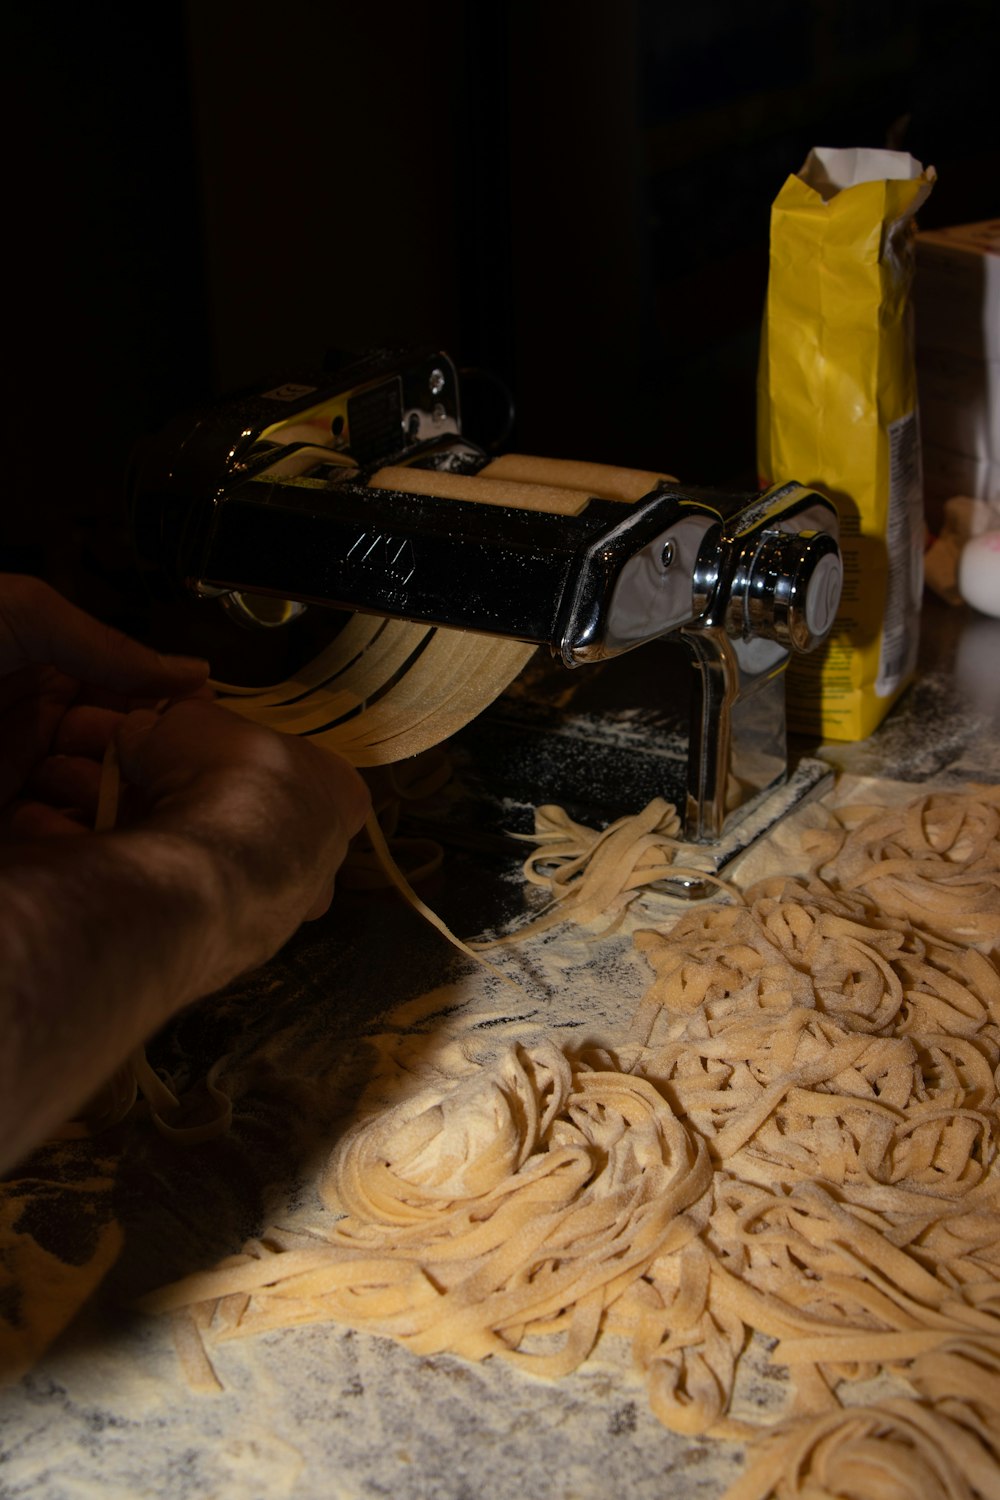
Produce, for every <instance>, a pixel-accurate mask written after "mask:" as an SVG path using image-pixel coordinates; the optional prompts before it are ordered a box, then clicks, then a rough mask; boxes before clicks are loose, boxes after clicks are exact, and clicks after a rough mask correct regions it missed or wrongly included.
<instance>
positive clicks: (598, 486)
mask: <svg viewBox="0 0 1000 1500" xmlns="http://www.w3.org/2000/svg"><path fill="white" fill-rule="evenodd" d="M484 501H485V502H486V503H483V502H484ZM132 506H133V518H134V526H135V532H136V536H137V540H138V544H139V550H140V554H141V556H142V557H143V559H144V561H145V562H146V563H147V564H151V565H152V566H154V567H155V568H156V570H157V572H158V573H159V574H160V575H161V576H162V575H165V576H166V577H167V578H168V579H169V580H172V582H173V584H175V585H176V586H177V587H178V588H179V589H181V590H183V591H187V592H189V593H193V594H195V595H198V596H201V597H202V598H219V599H221V600H222V601H223V602H224V604H225V607H226V608H227V609H228V610H229V611H230V612H232V613H234V614H236V615H237V617H239V618H241V619H242V620H243V621H244V622H245V623H254V622H256V623H258V624H260V625H268V624H272V623H274V622H275V621H282V620H287V619H288V618H290V617H291V616H292V615H295V614H297V613H298V612H299V611H300V610H301V609H302V608H303V607H304V606H305V605H312V604H319V605H327V606H336V607H337V608H338V609H346V610H351V611H362V612H365V613H370V614H379V615H386V616H390V617H396V618H400V619H405V620H414V621H421V622H429V623H432V624H435V625H440V626H448V627H452V628H458V629H461V630H467V631H479V632H486V633H488V634H492V635H496V636H501V637H509V638H513V639H517V640H522V641H525V642H537V643H538V644H539V645H541V646H545V647H548V649H549V651H550V652H551V653H552V654H553V656H554V657H555V658H557V659H558V660H559V661H560V662H561V663H562V664H563V665H564V666H565V667H567V668H570V669H577V668H579V667H581V666H586V665H587V664H590V663H595V662H598V663H599V662H602V661H605V660H607V659H609V658H612V657H616V656H619V655H621V654H622V653H625V652H629V651H631V650H632V649H633V648H635V647H638V646H641V645H643V644H644V643H647V642H650V641H653V640H655V639H658V638H661V637H670V638H672V639H674V640H678V641H682V642H683V643H684V644H685V645H686V647H687V649H688V653H689V657H690V664H691V670H690V672H689V674H688V675H689V677H690V689H689V696H690V728H689V737H688V750H687V777H686V789H685V799H684V800H685V803H686V806H685V809H684V817H685V826H686V835H687V837H688V839H689V840H691V841H693V842H696V843H705V844H713V843H718V841H720V840H721V839H723V838H724V837H725V835H726V834H727V832H728V830H730V829H731V828H732V827H734V826H735V824H736V823H737V822H738V821H739V815H740V814H741V812H745V811H746V809H747V808H748V806H749V805H751V804H754V805H756V803H757V802H758V801H759V799H760V794H762V793H763V792H764V791H765V790H766V789H768V788H772V787H774V786H775V785H777V784H780V783H782V782H784V781H785V780H786V777H787V750H786V736H785V712H784V682H783V676H782V673H783V669H784V667H785V665H786V663H787V661H788V659H789V655H790V653H791V652H793V651H794V652H804V651H810V650H812V649H813V647H815V646H816V645H817V644H818V643H819V642H820V641H822V640H823V639H824V637H825V636H826V635H827V634H828V632H829V630H830V628H831V627H832V625H833V621H834V616H835V613H836V609H837V604H838V601H839V597H840V588H841V580H842V568H841V559H840V552H839V548H838V541H837V536H838V524H837V513H836V510H835V508H834V506H833V504H832V503H831V502H830V501H829V500H828V499H826V498H825V497H824V496H823V495H820V494H818V493H816V492H815V491H813V490H810V489H807V488H805V487H803V486H802V485H801V484H797V483H794V482H788V483H784V484H780V485H777V486H775V487H774V488H772V489H769V490H767V491H765V492H763V493H761V494H751V495H746V494H742V495H734V494H730V493H724V492H720V491H717V490H712V489H703V488H698V487H694V486H689V485H687V484H679V483H677V482H675V481H674V480H672V479H669V478H666V477H661V476H657V475H652V474H646V473H637V472H636V471H633V470H621V471H618V470H613V469H610V468H607V467H606V466H603V465H588V464H573V463H561V462H559V461H556V460H527V459H522V458H518V457H515V456H512V455H511V456H507V457H506V458H501V459H499V460H496V459H491V458H490V456H489V455H488V454H487V453H486V452H485V451H484V450H483V449H482V448H481V447H479V446H478V445H477V444H475V443H474V442H472V441H471V440H470V439H469V437H468V436H466V435H465V434H464V433H463V430H462V424H461V414H460V382H459V376H458V372H457V370H456V368H455V366H454V364H453V363H452V361H451V360H450V359H449V358H448V357H447V356H446V355H445V354H443V353H441V352H437V351H433V352H430V353H420V354H416V355H414V354H396V353H392V352H380V353H377V354H373V355H370V356H367V357H365V358H363V359H360V360H355V361H353V362H348V363H345V364H343V365H342V366H341V368H339V369H335V370H333V371H325V372H324V373H323V374H321V375H319V376H315V377H310V378H305V379H300V380H296V381H285V382H283V383H280V384H272V385H271V386H269V387H268V388H267V389H261V390H257V391H253V392H250V393H247V394H243V395H241V396H239V397H235V398H231V399H229V400H228V401H224V402H222V403H220V404H218V405H216V406H213V407H211V408H210V409H208V410H205V411H202V412H200V413H198V414H196V415H194V416H192V417H190V418H186V419H181V420H180V421H179V422H178V423H175V424H174V426H173V427H172V429H168V430H167V432H165V433H164V434H162V435H161V436H160V437H159V438H158V439H156V440H152V441H151V442H150V443H149V444H148V445H147V447H146V450H145V452H144V453H142V454H141V455H140V458H139V461H138V462H137V465H136V469H135V472H134V478H133V494H132ZM819 774H821V773H820V772H819V771H817V773H816V775H817V776H818V775H819Z"/></svg>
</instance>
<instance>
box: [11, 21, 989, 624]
mask: <svg viewBox="0 0 1000 1500" xmlns="http://www.w3.org/2000/svg"><path fill="white" fill-rule="evenodd" d="M995 11H996V6H995V3H994V0H947V3H942V0H924V3H920V0H914V3H910V4H894V3H879V0H865V3H860V0H846V3H840V4H838V3H832V0H794V3H793V0H757V3H754V4H746V3H741V0H695V3H687V4H674V3H668V0H613V3H612V0H605V3H603V4H600V3H596V0H509V3H506V4H504V3H496V0H464V3H463V0H439V3H437V4H435V5H433V6H431V5H427V6H419V5H413V4H409V5H404V4H401V3H399V4H397V3H392V0H382V3H368V4H361V3H356V0H326V3H322V0H285V3H284V4H281V5H279V4H273V5H264V4H262V3H259V0H203V3H200V4H195V3H191V4H188V5H186V6H185V5H183V4H155V3H153V4H145V5H143V6H110V5H101V4H97V5H89V6H70V5H58V6H51V5H50V6H44V7H43V6H36V7H30V8H29V7H21V8H19V10H17V11H13V10H12V11H10V12H9V13H8V15H7V17H6V20H5V30H6V35H7V44H8V60H9V65H10V66H9V69H8V71H9V75H10V80H11V82H10V87H9V90H8V104H9V106H10V107H11V116H10V123H9V125H8V140H7V152H6V154H5V167H6V173H7V178H8V183H7V194H6V196H7V201H8V203H9V204H10V205H11V209H10V211H9V216H8V231H7V240H8V247H9V248H11V249H13V252H14V268H13V270H11V269H10V268H9V269H8V271H7V304H8V305H7V314H8V317H7V322H8V327H12V330H13V338H12V343H11V348H10V354H9V357H8V365H9V368H10V373H11V378H12V396H11V399H10V400H9V402H8V408H7V409H8V411H9V412H10V414H11V424H10V430H9V433H8V438H7V445H8V446H7V452H8V455H9V456H10V457H11V458H12V461H13V472H11V470H10V467H9V466H8V472H7V483H6V486H5V495H4V508H3V517H4V519H3V527H2V534H0V567H3V568H7V569H21V570H24V571H29V572H35V573H39V574H41V575H42V576H46V577H48V578H50V579H51V580H52V581H53V582H55V583H57V584H58V585H59V586H60V587H62V588H63V589H64V590H65V591H66V592H68V593H70V594H71V595H73V596H74V597H77V598H78V599H79V600H80V601H81V602H83V603H84V604H85V605H87V607H89V608H91V609H93V610H94V611H95V612H97V613H99V614H104V615H108V616H110V615H114V614H118V615H119V616H121V617H122V622H123V623H125V624H126V625H128V626H129V627H130V628H132V629H135V630H137V631H138V632H139V633H142V629H143V621H142V618H141V614H142V610H141V599H140V597H139V596H138V595H137V594H134V593H130V589H129V584H128V581H127V580H128V577H129V541H128V535H127V528H126V526H125V524H124V520H123V515H124V512H123V508H122V493H123V476H124V473H125V470H126V467H127V463H128V457H129V453H130V451H131V448H132V445H133V443H134V442H135V440H136V438H137V437H138V436H140V435H141V434H142V433H143V432H146V431H149V430H150V429H153V428H155V427H157V426H158V425H159V424H161V423H162V422H163V421H164V420H165V419H166V418H168V417H169V416H171V415H172V414H174V413H175V412H176V411H177V410H178V409H182V408H186V407H188V406H190V405H191V404H192V403H196V402H198V401H200V400H202V399H203V398H206V397H210V396H212V395H213V394H218V393H222V392H225V391H227V390H230V389H232V388H234V387H238V386H241V385H244V384H247V383H250V382H253V381H256V380H257V379H259V378H270V376H272V375H273V374H285V373H289V374H294V372H295V370H296V368H297V367H298V368H302V367H306V368H314V367H315V366H316V364H317V362H318V361H319V360H320V359H321V358H322V356H323V354H324V351H325V350H327V349H328V348H330V347H338V348H348V349H352V348H353V349H364V348H366V347H371V346H373V345H376V344H380V343H384V342H391V343H430V344H435V345H439V346H440V347H442V348H444V349H446V350H448V351H449V352H451V353H452V354H453V355H454V356H455V357H456V359H457V360H458V361H459V362H461V363H464V364H479V365H485V366H487V367H488V368H491V369H493V370H495V371H497V372H498V373H500V374H501V375H503V376H504V378H505V379H506V380H507V381H508V383H509V384H510V386H511V388H512V389H513V392H514V394H515V398H516V403H517V425H516V429H515V432H514V435H513V442H514V444H515V445H516V446H517V447H519V448H521V449H524V450H526V451H529V452H530V451H534V452H539V453H548V454H556V455H561V456H567V457H579V458H588V459H598V460H609V461H615V462H619V463H624V464H631V465H636V466H658V467H659V466H662V467H667V468H669V469H671V470H672V471H673V472H675V473H678V474H680V475H681V476H682V477H684V478H686V479H688V480H691V481H701V482H720V483H727V484H741V485H742V484H751V483H752V481H753V473H754V451H753V443H754V434H753V415H754V372H755V362H756V350H757V337H758V328H759V321H760V315H761V310H762V303H763V297H764V291H765V286H766V275H767V239H768V216H769V208H770V204H771V201H772V200H773V198H774V196H775V194H776V193H777V191H778V189H779V188H780V186H781V184H782V182H783V180H784V179H785V177H786V176H787V175H788V174H789V173H790V172H793V171H795V170H797V168H798V167H799V166H800V165H801V163H802V160H803V158H804V157H805V155H806V152H807V151H808V149H809V148H810V147H811V146H813V145H817V144H826V145H837V146H847V145H873V146H884V145H891V146H894V147H899V148H903V149H906V150H909V151H911V152H912V153H913V154H914V155H915V156H917V157H918V158H919V159H920V160H922V161H923V162H924V163H925V164H926V163H931V162H932V163H933V164H934V165H935V166H936V167H937V169H938V172H939V182H938V185H937V187H936V188H935V190H934V192H933V194H932V195H931V198H930V200H929V202H928V204H927V206H926V209H925V211H924V213H923V214H922V217H921V225H922V227H931V226H932V225H940V224H947V223H962V222H968V221H972V220H976V219H982V218H986V217H989V216H992V215H994V214H996V213H997V212H998V210H1000V166H998V156H997V134H996V117H997V113H998V111H997V108H996V94H997V81H996V78H997V75H996V68H997V62H996V58H997V48H996V45H995V44H996V40H997V37H996V26H995V23H994V20H993V17H994V14H995Z"/></svg>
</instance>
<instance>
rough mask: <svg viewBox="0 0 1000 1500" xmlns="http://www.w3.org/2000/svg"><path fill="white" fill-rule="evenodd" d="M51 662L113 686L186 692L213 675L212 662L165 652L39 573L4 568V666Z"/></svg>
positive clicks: (0, 651) (0, 615) (0, 637)
mask: <svg viewBox="0 0 1000 1500" xmlns="http://www.w3.org/2000/svg"><path fill="white" fill-rule="evenodd" d="M29 663H36V664H41V663H45V664H50V665H52V666H55V667H58V668H59V669H60V670H61V671H63V672H68V673H69V674H70V675H71V676H73V677H77V678H79V679H80V680H81V681H84V682H89V683H93V684H95V685H96V686H99V687H103V688H110V689H111V690H112V691H113V692H118V693H128V694H133V695H138V694H164V695H172V694H174V693H184V692H187V691H188V690H190V689H193V688H196V687H199V686H200V685H201V683H203V682H204V681H205V679H206V678H207V676H208V663H207V662H204V661H198V660H195V659H194V658H191V657H185V656H161V655H160V654H159V653H158V652H156V651H152V650H150V649H149V647H147V646H142V645H140V644H139V642H138V641H134V640H132V639H131V638H130V637H129V636H127V635H123V634H122V632H121V631H120V630H115V629H114V628H113V626H110V625H105V624H102V623H101V622H100V621H98V620H95V619H93V618H92V617H91V616H90V615H88V614H85V613H84V611H83V610H81V609H77V607H76V605H75V604H71V603H70V602H69V600H68V599H64V598H63V597H62V595H61V594H57V593H56V591H55V590H54V589H51V588H49V586H48V584H45V583H42V582H41V580H40V579H37V578H28V577H25V576H23V575H20V574H9V573H8V574H0V672H13V671H16V670H17V668H18V667H22V666H25V665H28V664H29Z"/></svg>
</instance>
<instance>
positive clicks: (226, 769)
mask: <svg viewBox="0 0 1000 1500" xmlns="http://www.w3.org/2000/svg"><path fill="white" fill-rule="evenodd" d="M117 744H118V751H119V758H120V764H121V771H122V777H123V781H124V782H125V783H127V786H126V796H125V800H124V803H123V816H122V819H120V826H124V827H125V828H130V827H136V828H141V829H146V830H157V831H159V832H161V833H172V834H176V835H177V836H178V837H179V838H182V839H184V840H187V841H189V842H193V843H194V844H196V845H197V846H198V847H199V848H200V849H201V850H202V851H203V852H204V853H206V854H207V855H208V857H209V859H210V861H211V862H212V863H213V865H214V867H215V870H216V872H217V874H218V876H219V878H220V881H221V883H222V884H221V888H222V890H223V891H224V892H225V894H226V896H227V897H228V901H229V910H228V919H229V922H230V926H231V929H232V930H233V931H234V932H235V933H236V934H237V937H236V941H237V942H238V944H240V945H242V946H241V953H242V952H245V954H246V964H245V966H246V967H249V966H250V964H251V963H252V962H259V961H262V960H263V958H266V957H270V955H271V954H272V953H273V952H275V951H276V949H277V948H278V947H280V945H281V944H282V943H283V942H284V941H285V939H286V938H288V937H289V936H291V934H292V932H293V931H294V930H295V928H296V927H297V926H298V925H299V923H300V922H302V921H304V920H308V919H310V918H313V917H318V916H320V915H322V913H323V912H324V911H326V909H327V907H328V906H329V904H330V901H331V898H332V896H333V887H334V878H335V875H336V872H337V870H338V868H339V866H340V864H341V862H342V861H343V858H344V855H345V854H346V853H347V846H348V843H349V842H350V840H351V838H353V836H354V835H355V834H356V833H357V832H358V831H359V829H360V828H361V827H362V825H363V824H364V821H365V818H366V816H367V814H368V810H369V808H370V805H371V798H370V796H369V792H368V788H367V786H366V785H365V783H364V781H362V779H361V777H360V776H359V775H358V773H357V771H355V770H354V769H353V767H351V766H350V765H348V763H347V762H346V761H345V760H342V759H341V758H340V757H339V756H337V755H333V754H331V753H330V752H329V751H328V750H322V749H320V748H319V747H318V746H317V745H314V744H312V743H310V741H309V740H308V739H304V738H300V737H298V736H296V735H284V734H279V733H277V732H275V731H274V730H271V729H265V728H263V727H262V726H261V725H258V724H254V723H252V722H250V721H249V720H246V719H243V718H239V717H237V715H236V714H232V713H229V712H228V710H226V709H224V708H220V707H218V706H216V705H215V704H213V703H209V702H205V701H200V700H197V699H192V700H189V701H186V702H182V703H177V704H174V705H173V706H172V707H170V708H168V709H167V711H166V712H165V713H163V714H156V713H154V712H151V711H148V710H146V711H138V712H135V713H132V714H130V715H129V716H128V717H127V718H126V719H125V720H124V722H123V723H122V724H121V726H120V728H119V730H118V733H117Z"/></svg>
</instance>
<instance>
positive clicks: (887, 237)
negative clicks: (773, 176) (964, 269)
mask: <svg viewBox="0 0 1000 1500" xmlns="http://www.w3.org/2000/svg"><path fill="white" fill-rule="evenodd" d="M934 176H935V174H934V169H933V168H932V167H931V168H928V169H927V170H926V171H925V170H924V169H923V167H922V166H921V165H920V163H919V162H917V161H914V159H913V157H912V156H908V155H907V154H906V153H905V152H902V151H874V150H844V151H841V150H835V149H832V148H829V147H817V148H816V149H815V150H813V151H811V152H810V153H809V156H808V157H807V158H806V162H805V165H804V166H803V168H802V170H801V171H800V172H799V173H798V174H797V175H796V176H792V177H789V178H788V180H787V182H786V183H785V185H784V187H783V188H782V189H781V192H780V193H779V194H778V196H777V198H776V199H775V202H774V205H773V207H772V210H771V269H770V277H769V281H768V290H767V310H766V314H765V318H764V331H763V339H762V343H761V359H760V373H759V378H758V467H759V469H760V472H761V476H762V480H761V482H762V484H763V485H770V484H772V483H775V482H777V481H778V480H779V479H788V478H791V477H794V478H795V479H797V480H798V481H799V483H800V484H805V485H808V486H810V487H813V488H816V489H818V490H822V491H823V492H824V493H825V494H827V495H828V496H829V497H830V499H832V500H833V501H834V503H835V504H836V505H837V507H838V509H839V511H840V521H841V546H842V549H843V554H844V592H843V596H842V599H841V605H840V612H839V614H838V616H837V624H836V626H835V628H834V631H833V634H832V636H831V637H830V639H829V641H828V642H827V644H826V646H825V647H824V648H823V649H822V650H820V651H818V652H815V653H814V654H813V655H812V656H805V657H797V658H793V661H792V663H791V665H790V666H789V669H788V675H787V684H788V687H787V693H788V722H789V725H790V727H791V728H793V729H798V730H801V731H803V732H805V733H808V734H815V735H820V736H821V737H822V738H824V739H837V740H856V739H863V738H864V737H865V736H867V735H869V734H871V732H872V730H873V729H875V727H876V726H877V725H878V724H879V722H880V721H881V719H882V718H883V717H884V716H885V714H886V713H887V712H888V710H889V708H890V707H891V706H892V704H893V702H894V701H895V699H896V698H897V697H898V696H899V694H900V693H901V692H902V690H903V688H904V687H905V686H906V684H907V682H908V681H909V679H910V677H911V676H912V674H913V669H914V667H915V665H916V652H917V640H918V629H919V621H920V596H921V592H922V588H923V544H924V522H923V493H922V479H921V469H920V437H919V429H918V425H917V393H916V372H915V364H914V353H913V338H912V324H911V311H910V302H909V292H910V283H911V280H912V275H913V250H912V239H913V234H914V232H915V225H914V223H913V215H914V214H915V213H916V211H917V209H918V208H919V207H920V205H921V204H922V203H923V202H924V200H925V199H926V197H927V195H928V193H929V192H930V190H931V186H932V184H933V182H934Z"/></svg>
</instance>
